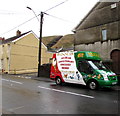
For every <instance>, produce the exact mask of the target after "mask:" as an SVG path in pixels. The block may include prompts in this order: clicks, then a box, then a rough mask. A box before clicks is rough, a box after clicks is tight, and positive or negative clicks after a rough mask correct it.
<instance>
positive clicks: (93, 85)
mask: <svg viewBox="0 0 120 116" xmlns="http://www.w3.org/2000/svg"><path fill="white" fill-rule="evenodd" d="M88 87H89V88H90V89H91V90H96V89H98V82H97V81H94V80H91V81H89V82H88Z"/></svg>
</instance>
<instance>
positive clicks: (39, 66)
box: [27, 0, 68, 77]
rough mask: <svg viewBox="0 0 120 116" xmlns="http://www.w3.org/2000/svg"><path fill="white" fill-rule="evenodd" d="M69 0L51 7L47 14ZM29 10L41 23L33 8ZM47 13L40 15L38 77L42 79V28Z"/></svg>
mask: <svg viewBox="0 0 120 116" xmlns="http://www.w3.org/2000/svg"><path fill="white" fill-rule="evenodd" d="M67 1H68V0H65V1H64V2H61V3H60V4H57V5H55V6H53V7H51V8H49V9H48V10H46V11H45V12H47V11H49V10H52V9H53V8H55V7H58V6H59V5H61V4H63V3H65V2H67ZM27 8H28V9H29V10H32V11H33V13H34V15H35V16H36V18H37V20H38V21H39V19H38V17H37V15H36V14H35V12H34V10H33V9H32V8H30V7H27ZM45 12H41V13H40V14H39V15H40V37H39V51H38V75H37V76H38V77H40V72H41V59H42V58H41V56H42V55H41V54H42V50H41V49H42V26H43V16H44V14H47V13H45Z"/></svg>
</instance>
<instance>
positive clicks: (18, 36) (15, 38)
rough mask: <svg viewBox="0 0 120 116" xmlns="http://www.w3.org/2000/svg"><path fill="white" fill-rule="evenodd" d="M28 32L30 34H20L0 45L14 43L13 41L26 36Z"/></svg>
mask: <svg viewBox="0 0 120 116" xmlns="http://www.w3.org/2000/svg"><path fill="white" fill-rule="evenodd" d="M30 32H31V31H28V32H25V33H23V34H20V35H17V36H14V37H11V38H8V39H6V40H4V41H3V42H2V44H6V43H10V42H12V41H15V40H17V39H18V38H20V37H22V36H25V35H26V34H28V33H30Z"/></svg>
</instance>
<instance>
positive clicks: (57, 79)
mask: <svg viewBox="0 0 120 116" xmlns="http://www.w3.org/2000/svg"><path fill="white" fill-rule="evenodd" d="M55 83H56V84H57V85H62V80H61V78H60V77H57V78H56V79H55Z"/></svg>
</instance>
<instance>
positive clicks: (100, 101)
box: [2, 75, 120, 114]
mask: <svg viewBox="0 0 120 116" xmlns="http://www.w3.org/2000/svg"><path fill="white" fill-rule="evenodd" d="M42 78H43V77H42ZM119 90H120V86H117V87H113V88H112V89H101V90H99V91H92V90H89V89H87V88H86V87H85V86H82V85H73V84H72V85H71V84H64V85H63V86H58V85H56V84H55V83H54V81H51V80H49V79H41V80H39V81H38V80H34V79H31V78H30V76H27V77H26V76H18V75H3V76H2V109H3V113H7V114H118V109H119V105H118V98H119V95H118V93H119Z"/></svg>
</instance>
